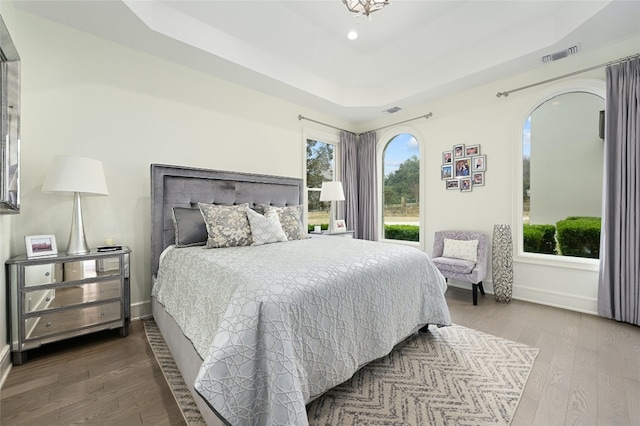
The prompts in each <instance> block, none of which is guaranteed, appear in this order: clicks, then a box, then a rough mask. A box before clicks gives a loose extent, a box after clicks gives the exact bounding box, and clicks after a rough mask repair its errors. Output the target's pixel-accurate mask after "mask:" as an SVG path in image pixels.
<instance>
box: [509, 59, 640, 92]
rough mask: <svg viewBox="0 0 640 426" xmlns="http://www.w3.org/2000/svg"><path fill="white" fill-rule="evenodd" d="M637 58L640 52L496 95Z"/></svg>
mask: <svg viewBox="0 0 640 426" xmlns="http://www.w3.org/2000/svg"><path fill="white" fill-rule="evenodd" d="M636 58H640V53H636V54H635V55H631V56H627V57H626V58H620V59H616V60H615V61H611V62H607V63H605V64H600V65H594V66H592V67H589V68H585V69H582V70H579V71H574V72H570V73H569V74H563V75H559V76H557V77H553V78H550V79H548V80H543V81H539V82H537V83H533V84H529V85H527V86H522V87H518V88H517V89H511V90H507V91H504V92H498V93H496V96H497V97H498V98H499V97H501V96H504V97H505V98H506V97H507V96H509V94H511V93H513V92H519V91H520V90H524V89H529V88H531V87H535V86H540V85H541V84H546V83H550V82H552V81H556V80H560V79H563V78H567V77H571V76H574V75H576V74H582V73H583V72H587V71H593V70H595V69H598V68H602V67H608V66H609V65H616V64H619V63H622V62H625V61H628V60H632V59H636Z"/></svg>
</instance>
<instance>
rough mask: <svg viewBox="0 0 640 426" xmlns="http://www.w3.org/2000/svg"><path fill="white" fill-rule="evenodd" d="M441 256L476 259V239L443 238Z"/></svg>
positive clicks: (474, 260)
mask: <svg viewBox="0 0 640 426" xmlns="http://www.w3.org/2000/svg"><path fill="white" fill-rule="evenodd" d="M442 257H453V258H456V259H464V260H470V261H472V262H477V261H478V240H451V239H449V238H445V239H444V250H443V251H442Z"/></svg>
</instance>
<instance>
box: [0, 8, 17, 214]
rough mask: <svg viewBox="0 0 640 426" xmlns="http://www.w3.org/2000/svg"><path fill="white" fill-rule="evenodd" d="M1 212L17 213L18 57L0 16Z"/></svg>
mask: <svg viewBox="0 0 640 426" xmlns="http://www.w3.org/2000/svg"><path fill="white" fill-rule="evenodd" d="M0 74H1V75H0V109H1V110H2V129H1V133H2V135H1V137H2V139H1V144H2V150H1V151H0V213H19V212H20V56H18V51H17V50H16V47H15V45H14V44H13V41H12V40H11V36H10V35H9V31H8V30H7V27H6V26H5V24H4V21H3V20H2V18H1V17H0Z"/></svg>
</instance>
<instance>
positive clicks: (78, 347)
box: [0, 321, 186, 426]
mask: <svg viewBox="0 0 640 426" xmlns="http://www.w3.org/2000/svg"><path fill="white" fill-rule="evenodd" d="M0 398H1V405H0V424H1V425H2V426H5V425H6V426H9V425H11V426H13V425H30V426H36V425H48V426H49V425H52V426H53V425H70V424H94V425H118V426H120V425H122V426H129V425H132V426H133V425H185V424H186V423H185V421H184V419H183V418H182V414H181V413H180V410H179V408H178V406H177V404H176V402H175V400H174V398H173V395H172V394H171V391H170V390H169V387H168V386H167V384H166V381H165V379H164V376H163V375H162V371H161V370H160V367H159V366H158V364H157V362H156V359H155V357H154V355H153V352H152V351H151V348H150V347H149V344H148V343H147V339H146V336H145V333H144V327H143V324H142V322H141V321H134V322H133V323H132V324H131V330H130V334H129V336H128V337H126V338H121V337H119V335H118V331H117V330H111V331H104V332H100V333H96V334H93V335H89V336H84V337H78V338H75V339H72V340H67V341H64V342H56V343H53V344H50V345H45V346H43V347H41V348H38V349H36V350H32V351H29V352H28V359H27V362H26V363H25V364H23V365H20V366H14V367H13V368H12V369H11V372H10V373H9V376H8V378H7V380H6V382H5V384H4V386H3V388H2V390H0Z"/></svg>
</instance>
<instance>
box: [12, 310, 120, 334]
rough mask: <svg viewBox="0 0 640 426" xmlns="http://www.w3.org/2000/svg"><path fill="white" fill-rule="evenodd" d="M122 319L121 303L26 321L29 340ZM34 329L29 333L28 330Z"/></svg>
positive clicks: (56, 313)
mask: <svg viewBox="0 0 640 426" xmlns="http://www.w3.org/2000/svg"><path fill="white" fill-rule="evenodd" d="M121 318H122V309H121V303H120V302H119V301H117V302H111V303H106V304H103V305H96V306H90V307H87V308H80V309H69V310H65V311H62V312H55V313H51V314H45V315H41V316H39V317H32V318H28V319H25V320H24V325H25V327H26V328H27V340H29V339H37V338H40V337H45V336H49V335H52V334H57V333H63V332H67V331H69V330H73V329H79V328H82V327H88V326H92V325H97V324H102V323H106V322H111V321H117V320H119V319H121ZM30 326H31V327H33V329H32V331H31V332H30V333H29V332H28V329H29V328H31V327H30Z"/></svg>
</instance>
